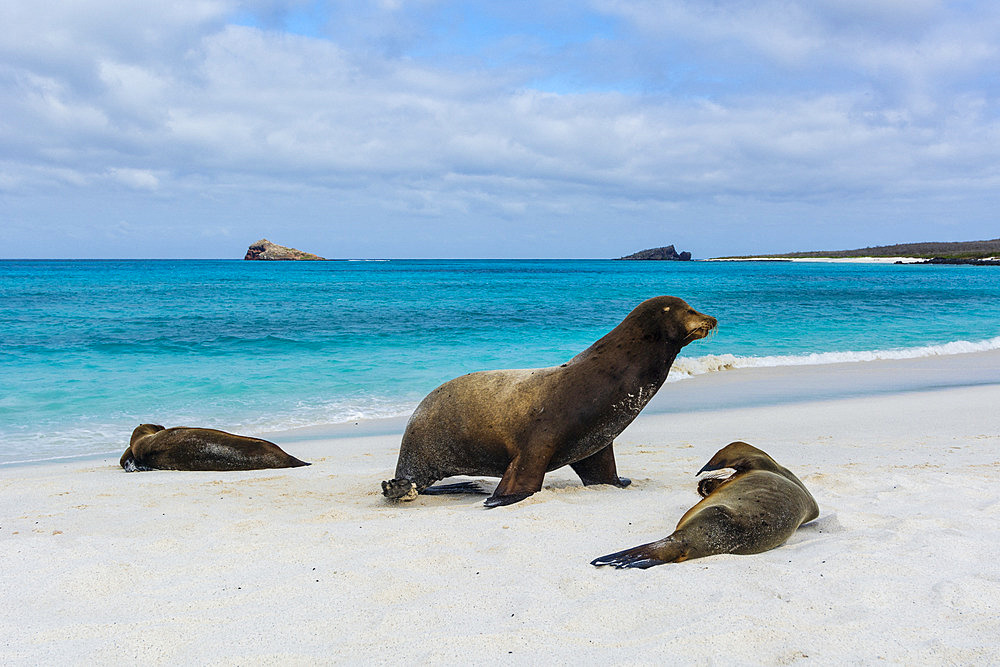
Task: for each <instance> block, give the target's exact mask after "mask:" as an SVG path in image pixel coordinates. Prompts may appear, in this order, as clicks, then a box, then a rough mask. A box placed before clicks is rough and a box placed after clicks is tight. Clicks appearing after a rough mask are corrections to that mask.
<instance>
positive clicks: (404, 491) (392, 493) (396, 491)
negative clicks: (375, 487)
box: [382, 477, 417, 500]
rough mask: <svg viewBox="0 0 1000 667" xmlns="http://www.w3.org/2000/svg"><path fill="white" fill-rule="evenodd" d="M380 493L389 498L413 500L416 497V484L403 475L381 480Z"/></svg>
mask: <svg viewBox="0 0 1000 667" xmlns="http://www.w3.org/2000/svg"><path fill="white" fill-rule="evenodd" d="M382 495H383V496H385V497H386V498H388V499H389V500H414V499H415V498H416V497H417V485H416V483H415V482H411V481H410V480H408V479H406V478H405V477H397V478H396V479H390V480H389V481H387V482H382Z"/></svg>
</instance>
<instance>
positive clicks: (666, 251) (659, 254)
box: [618, 245, 691, 262]
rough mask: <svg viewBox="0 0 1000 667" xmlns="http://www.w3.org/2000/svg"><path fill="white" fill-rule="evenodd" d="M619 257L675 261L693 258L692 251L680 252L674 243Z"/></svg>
mask: <svg viewBox="0 0 1000 667" xmlns="http://www.w3.org/2000/svg"><path fill="white" fill-rule="evenodd" d="M618 259H640V260H666V261H674V262H687V261H690V259H691V253H689V252H687V251H685V252H682V253H678V252H677V251H676V250H675V249H674V247H673V246H672V245H668V246H663V247H662V248H647V249H646V250H640V251H639V252H637V253H633V254H631V255H627V256H625V257H619V258H618Z"/></svg>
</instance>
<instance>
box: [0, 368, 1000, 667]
mask: <svg viewBox="0 0 1000 667" xmlns="http://www.w3.org/2000/svg"><path fill="white" fill-rule="evenodd" d="M959 356H965V355H959ZM956 358H957V357H956ZM978 359H979V360H980V361H979V362H977V365H979V366H982V364H983V363H985V364H987V366H988V367H989V368H992V369H993V370H994V371H997V372H996V373H994V374H993V377H994V378H995V380H996V382H994V383H987V384H980V385H979V386H952V387H948V388H943V389H934V390H924V391H902V392H896V393H882V394H879V395H876V396H866V397H848V398H835V399H825V400H810V401H803V402H798V403H786V404H782V405H770V406H769V405H764V406H759V407H729V408H725V407H723V408H719V409H708V410H706V409H687V408H685V410H684V411H681V412H675V413H673V414H662V413H661V414H657V413H655V412H651V413H648V414H647V413H644V414H643V415H642V416H641V417H640V418H639V419H638V420H637V421H636V422H635V423H634V424H633V425H632V426H631V427H629V429H627V430H626V431H625V433H623V434H622V435H621V436H620V437H619V438H618V440H617V441H616V443H617V444H616V450H617V455H618V461H619V470H620V472H621V473H622V474H625V475H628V476H630V477H631V478H632V479H633V484H632V486H631V487H629V488H627V489H617V488H611V487H588V488H584V487H582V486H581V485H580V484H579V481H578V480H577V479H576V478H575V477H574V476H573V474H572V473H571V472H570V471H569V470H568V469H565V470H560V471H557V472H555V473H553V474H550V475H549V476H548V477H547V478H546V482H545V486H544V488H543V490H542V491H541V492H540V493H538V494H536V495H535V496H533V497H531V498H529V499H528V500H526V501H523V502H521V503H518V504H516V505H513V506H510V507H502V508H497V509H493V510H486V509H484V508H483V507H482V505H481V502H482V497H461V496H460V497H440V496H439V497H421V498H419V499H418V500H416V501H414V502H413V503H408V504H403V505H392V504H388V503H386V502H384V501H383V499H382V497H381V495H380V493H379V481H380V480H382V479H385V478H387V477H389V476H390V475H391V472H392V469H393V467H394V465H395V457H396V452H397V450H398V446H399V433H400V431H401V426H402V422H401V421H400V420H395V421H391V422H388V423H383V424H368V425H361V426H358V427H353V426H351V427H341V428H339V429H330V430H328V432H327V433H325V434H324V433H317V432H311V433H286V434H275V435H272V436H271V437H272V439H274V440H275V441H277V442H278V443H279V444H281V445H282V446H283V447H284V448H285V449H286V450H288V451H289V452H290V453H292V454H295V455H297V456H300V457H302V458H305V459H307V460H312V461H313V462H314V465H312V466H310V467H308V468H298V469H289V470H278V471H259V472H248V473H247V472H243V473H195V472H167V471H163V472H146V473H132V474H128V473H125V472H123V471H122V470H121V469H120V468H118V467H117V459H116V458H110V457H109V458H108V459H106V460H100V459H98V460H88V461H76V462H66V463H58V464H47V465H34V466H17V467H6V468H0V545H2V547H0V548H2V554H3V556H2V560H0V563H2V570H0V575H2V576H0V599H2V601H3V605H2V608H0V663H3V664H65V663H71V664H122V663H139V662H141V663H159V664H213V665H215V664H218V665H245V664H327V663H374V664H380V663H396V664H413V663H420V662H437V663H459V662H466V661H474V662H476V663H488V664H492V663H502V664H524V663H532V664H580V663H582V664H591V663H614V664H626V663H627V664H648V665H654V664H657V665H660V664H667V663H673V664H696V665H697V664H768V665H770V664H790V663H809V664H829V665H833V664H837V665H840V664H872V663H883V662H884V663H890V664H983V665H986V664H997V663H998V662H1000V640H998V636H1000V484H998V475H997V473H998V472H1000V408H998V406H1000V384H998V383H1000V363H998V361H1000V354H986V355H981V356H980V357H978ZM983 360H985V361H983ZM922 362H926V363H928V364H938V365H939V366H940V365H941V364H945V365H947V362H943V361H942V360H940V359H936V360H934V359H932V360H916V361H914V360H911V361H909V362H907V366H906V368H911V369H912V368H917V369H919V367H920V364H921V363H922ZM965 363H968V360H966V361H965ZM990 364H992V366H990ZM855 366H856V367H857V368H858V369H861V370H859V371H857V372H859V373H861V372H864V373H866V374H867V375H869V376H871V375H878V374H880V373H881V374H883V375H884V374H885V373H890V372H899V367H898V366H892V365H890V366H879V365H878V364H868V365H865V364H859V365H855ZM766 370H768V369H760V370H759V369H751V370H748V371H732V372H731V373H740V374H741V375H739V376H734V375H730V373H717V374H714V375H713V376H706V377H703V378H696V379H695V380H690V381H684V382H678V383H672V384H669V385H667V386H666V387H664V390H663V391H661V395H660V396H658V397H657V401H658V403H657V406H658V409H660V410H669V409H670V405H669V403H670V397H671V396H681V395H682V394H685V393H692V392H695V393H696V392H701V394H700V395H704V396H706V397H709V398H706V401H708V402H707V403H706V404H705V405H706V406H711V402H710V397H711V396H712V394H713V388H714V387H715V388H718V389H719V392H720V394H726V392H729V394H728V395H730V396H731V395H732V391H733V388H732V382H733V379H732V378H734V377H737V378H740V377H742V378H743V379H744V381H745V382H744V384H743V385H742V386H743V387H744V391H748V390H753V389H754V388H756V387H761V388H766V386H767V385H769V384H773V383H775V382H778V379H776V377H775V376H774V374H773V373H771V374H768V373H766V372H765V371H766ZM770 370H772V371H773V370H774V369H770ZM834 370H835V369H833V368H832V367H812V368H809V367H806V368H797V369H785V370H784V371H783V375H782V376H781V377H783V378H784V379H785V381H786V382H787V381H789V380H788V378H792V381H794V380H795V378H799V381H801V382H802V383H804V386H810V387H815V386H816V385H820V384H822V380H823V378H824V377H833V376H834V375H835V373H834ZM689 382H690V383H691V384H688V383H689ZM727 383H728V384H727ZM876 384H877V383H876ZM724 385H725V386H724ZM653 407H656V406H653ZM345 434H346V435H345ZM334 436H335V437H334ZM123 437H127V434H125V435H124V436H123ZM735 439H743V440H746V441H748V442H751V443H752V444H755V445H757V446H758V447H760V448H762V449H764V450H765V451H767V452H768V453H770V454H771V455H772V456H773V457H774V458H775V459H776V460H777V461H778V462H780V463H782V464H783V465H785V466H787V467H788V468H790V469H791V470H792V471H793V472H795V473H796V474H797V475H798V476H799V477H800V478H801V479H802V480H803V481H804V482H805V484H806V485H807V486H808V487H809V488H810V489H811V491H812V493H813V495H814V496H815V498H816V500H817V501H818V503H819V505H820V510H821V514H820V517H819V518H818V519H817V520H815V521H813V522H811V523H809V524H807V525H805V526H803V527H802V528H800V529H799V531H798V532H797V533H796V534H795V535H794V536H793V537H792V538H791V539H790V540H789V541H788V542H787V543H786V544H785V545H784V546H782V547H780V548H778V549H775V550H773V551H770V552H767V553H764V554H760V555H756V556H732V555H721V556H713V557H710V558H705V559H700V560H693V561H688V562H686V563H680V564H670V565H664V566H660V567H655V568H652V569H649V570H621V571H619V570H614V569H610V568H600V569H598V568H595V567H593V566H591V565H590V564H589V561H590V560H591V559H593V558H595V557H596V556H600V555H603V554H606V553H609V552H612V551H617V550H620V549H623V548H625V547H630V546H634V545H637V544H640V543H643V542H647V541H650V540H653V539H658V538H660V537H663V536H665V535H667V534H668V533H670V532H671V530H672V528H673V526H674V524H675V523H676V521H677V519H678V518H679V517H680V516H681V514H682V513H683V512H684V511H685V510H686V509H687V508H688V507H690V506H691V505H693V504H694V503H695V502H696V501H697V500H698V496H697V494H696V491H695V484H696V477H695V474H694V473H695V471H697V470H698V469H699V468H700V467H701V465H702V464H703V463H705V461H707V460H708V458H709V457H710V456H711V455H712V454H713V453H714V452H715V451H716V450H717V449H719V448H720V447H721V446H723V445H725V444H726V443H728V442H730V441H731V440H735ZM122 448H123V449H124V444H123V447H122ZM494 483H495V480H492V481H491V482H490V485H491V486H492V485H493V484H494Z"/></svg>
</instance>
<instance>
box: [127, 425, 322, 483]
mask: <svg viewBox="0 0 1000 667" xmlns="http://www.w3.org/2000/svg"><path fill="white" fill-rule="evenodd" d="M119 463H121V466H122V468H124V469H125V471H126V472H135V471H137V470H261V469H263V468H297V467H299V466H307V465H309V464H308V463H306V462H305V461H300V460H298V459H297V458H295V457H294V456H289V455H288V454H286V453H285V452H284V451H283V450H282V449H281V447H278V446H277V445H276V444H274V443H273V442H268V441H267V440H261V439H260V438H250V437H247V436H243V435H235V434H233V433H226V432H225V431H216V430H215V429H211V428H187V427H184V426H177V427H174V428H166V429H165V428H163V427H162V426H159V425H158V424H141V425H139V426H137V427H136V429H135V430H134V431H132V439H131V440H130V442H129V446H128V449H126V450H125V453H124V454H122V458H121V461H119Z"/></svg>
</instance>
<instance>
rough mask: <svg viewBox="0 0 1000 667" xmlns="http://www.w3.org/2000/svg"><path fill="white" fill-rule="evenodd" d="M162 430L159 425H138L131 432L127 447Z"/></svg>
mask: <svg viewBox="0 0 1000 667" xmlns="http://www.w3.org/2000/svg"><path fill="white" fill-rule="evenodd" d="M162 430H164V429H163V427H162V426H160V425H159V424H139V425H138V426H136V427H135V430H134V431H132V437H131V438H130V439H129V445H132V444H133V443H135V441H136V440H138V439H139V438H145V437H146V436H147V435H151V434H153V433H156V432H157V431H162Z"/></svg>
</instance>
